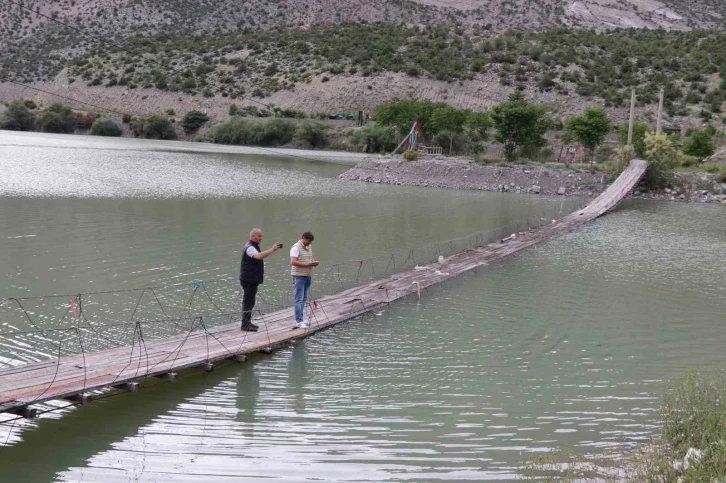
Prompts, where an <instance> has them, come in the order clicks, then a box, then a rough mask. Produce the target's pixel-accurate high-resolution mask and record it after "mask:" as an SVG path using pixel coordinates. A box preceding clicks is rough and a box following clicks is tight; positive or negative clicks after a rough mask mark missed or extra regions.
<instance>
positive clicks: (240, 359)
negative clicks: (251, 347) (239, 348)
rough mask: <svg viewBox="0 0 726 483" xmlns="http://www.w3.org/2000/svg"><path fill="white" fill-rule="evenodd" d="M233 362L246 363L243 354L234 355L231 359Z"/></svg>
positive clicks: (245, 357)
mask: <svg viewBox="0 0 726 483" xmlns="http://www.w3.org/2000/svg"><path fill="white" fill-rule="evenodd" d="M231 359H232V360H234V361H235V362H247V356H246V355H244V354H235V355H233V356H232V357H231Z"/></svg>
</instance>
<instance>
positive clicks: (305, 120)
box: [6, 0, 347, 166]
mask: <svg viewBox="0 0 726 483" xmlns="http://www.w3.org/2000/svg"><path fill="white" fill-rule="evenodd" d="M6 1H7V2H9V3H11V4H13V5H17V6H18V7H20V8H22V9H25V10H28V11H29V12H31V13H33V14H35V15H38V16H41V17H43V18H47V19H48V20H50V21H52V22H55V23H58V24H60V25H63V26H64V27H67V28H69V29H71V30H73V31H75V32H78V33H80V34H83V35H85V36H87V37H91V38H93V39H96V40H98V41H99V42H106V43H108V44H110V45H112V46H114V47H116V48H117V49H119V50H122V51H124V52H126V53H129V54H132V55H133V54H134V52H132V51H130V50H128V49H127V48H125V47H123V46H122V45H120V44H117V43H116V42H113V41H111V40H108V39H107V38H104V37H99V36H96V35H93V34H89V33H86V32H84V31H83V30H81V29H79V28H77V27H73V26H72V25H68V24H66V23H64V22H61V21H60V20H58V19H55V18H53V17H50V16H48V15H45V14H42V13H40V12H37V11H35V10H33V9H31V8H29V7H26V6H25V5H23V4H21V3H18V2H16V1H14V0H6ZM150 60H151V61H152V62H154V63H155V64H157V65H159V66H161V67H163V68H164V69H165V70H169V69H168V67H167V66H165V65H164V64H162V63H161V62H159V61H157V60H156V59H154V58H152V59H150ZM173 72H178V70H173ZM8 82H11V83H13V84H16V85H19V86H22V87H25V88H27V89H32V90H36V91H38V92H43V93H44V94H48V95H51V96H56V97H59V98H61V99H65V100H68V101H72V102H77V103H80V104H85V105H87V106H92V107H95V108H97V109H102V110H105V111H108V112H113V113H115V114H120V115H122V116H123V115H127V116H130V115H131V114H129V113H124V112H120V111H117V110H114V109H109V108H107V107H102V106H98V105H96V104H92V103H89V102H85V101H80V100H78V99H73V98H71V97H67V96H63V95H61V94H56V93H54V92H50V91H46V90H43V89H40V88H37V87H33V86H30V85H27V84H23V83H21V82H17V81H14V80H8ZM216 86H217V87H220V86H219V84H217V85H216ZM239 97H241V98H242V99H245V100H248V101H250V102H253V103H255V104H259V105H261V106H263V107H265V108H267V109H272V108H271V107H270V106H269V105H268V104H265V103H263V102H260V101H257V100H255V99H252V98H249V97H245V96H239ZM272 110H273V111H274V109H272ZM303 121H304V122H310V123H313V124H316V125H318V126H321V127H324V128H326V129H327V128H328V126H326V125H325V124H322V123H319V122H317V121H314V120H312V119H304V120H303ZM253 147H254V148H255V149H259V150H260V151H265V152H269V153H272V154H274V155H277V156H288V157H293V158H300V159H304V160H307V161H315V162H319V161H320V159H318V158H312V157H309V156H304V155H300V154H292V153H279V152H277V151H274V150H272V149H266V148H263V147H260V146H253ZM326 162H329V163H332V164H338V165H341V166H342V165H345V166H347V164H344V163H336V162H334V161H330V160H328V161H326Z"/></svg>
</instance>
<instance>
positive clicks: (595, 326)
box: [0, 174, 726, 482]
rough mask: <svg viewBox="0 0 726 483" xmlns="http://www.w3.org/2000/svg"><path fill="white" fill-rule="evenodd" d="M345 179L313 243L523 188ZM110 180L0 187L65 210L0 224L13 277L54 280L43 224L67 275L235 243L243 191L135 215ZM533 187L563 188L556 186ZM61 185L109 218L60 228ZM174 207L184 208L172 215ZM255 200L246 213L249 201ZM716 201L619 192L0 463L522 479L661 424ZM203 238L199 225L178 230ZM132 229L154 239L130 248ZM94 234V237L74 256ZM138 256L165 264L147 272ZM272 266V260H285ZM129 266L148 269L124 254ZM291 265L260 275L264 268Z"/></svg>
mask: <svg viewBox="0 0 726 483" xmlns="http://www.w3.org/2000/svg"><path fill="white" fill-rule="evenodd" d="M319 176H320V177H321V179H323V178H324V175H322V174H321V175H319ZM361 186H362V188H360V187H361ZM343 189H345V188H343ZM351 189H353V190H358V189H363V194H356V195H354V196H357V198H355V199H353V200H352V201H351V200H349V199H348V198H336V197H335V196H333V195H331V196H330V197H328V196H327V195H325V194H324V193H320V194H319V195H318V196H317V197H316V198H315V202H316V210H317V209H318V208H319V209H320V210H321V211H323V212H324V213H325V216H320V217H318V216H315V215H313V216H310V218H306V222H308V223H311V224H313V225H314V226H316V227H317V226H318V225H320V228H319V229H318V231H319V232H321V233H325V236H321V237H318V236H317V235H318V233H317V232H316V244H317V243H318V242H319V241H320V242H321V243H320V244H319V245H318V246H317V247H316V253H321V254H322V253H325V254H326V255H327V254H329V253H332V254H333V255H330V256H331V257H336V258H337V257H340V258H343V257H353V256H355V255H354V254H355V253H359V252H366V253H367V254H370V253H371V252H375V251H376V250H382V251H383V250H389V249H391V248H392V247H396V246H398V245H404V244H408V245H415V244H416V243H415V242H416V241H417V240H421V239H424V238H427V237H434V236H435V235H437V234H443V233H446V234H450V233H454V234H465V233H468V232H471V231H474V230H477V229H480V228H483V227H485V226H486V225H487V223H491V224H492V225H494V224H495V223H497V222H499V221H500V216H501V213H505V215H504V216H505V217H506V216H516V214H517V213H520V214H523V215H524V216H527V213H532V210H533V209H534V208H532V205H530V204H529V203H530V202H529V198H527V197H517V196H499V195H494V196H487V195H484V196H482V195H480V194H478V193H466V194H462V193H454V192H445V191H436V190H433V191H421V190H407V189H399V188H397V187H396V188H394V187H377V186H369V185H356V186H355V187H354V188H351ZM352 193H356V192H355V191H354V192H352ZM332 200H334V201H332ZM523 200H527V201H526V202H525V201H523ZM107 202H108V203H110V202H109V201H108V200H105V201H104V200H95V201H93V203H92V204H83V203H89V202H88V201H83V200H80V201H78V204H72V203H71V202H70V201H68V200H59V203H58V205H54V204H52V203H50V202H48V201H44V200H33V201H31V200H27V199H25V200H23V205H22V206H21V205H18V204H15V203H19V202H17V200H10V199H0V204H1V205H2V206H3V208H7V207H10V210H5V209H4V210H3V213H5V215H4V219H3V220H2V225H1V226H3V232H5V229H6V227H9V226H13V222H12V215H8V214H7V213H16V214H17V213H22V212H23V210H28V209H30V210H37V211H38V212H43V213H45V216H48V217H49V218H48V221H46V222H44V223H47V225H43V226H48V227H49V228H50V229H51V231H53V230H55V231H57V233H55V234H54V235H53V237H55V238H46V240H45V241H43V239H42V237H39V238H40V239H39V240H35V239H31V240H32V241H26V242H25V243H27V244H28V245H26V246H25V247H24V246H23V245H22V244H20V243H18V242H17V241H16V239H8V238H6V239H4V240H0V247H2V248H4V249H5V251H7V250H11V252H12V253H13V255H12V258H1V259H0V260H2V264H3V265H2V267H3V268H4V269H6V272H7V267H11V266H14V265H18V266H20V267H21V268H22V270H21V272H20V273H21V274H25V275H23V276H21V277H20V279H21V280H22V283H20V282H18V283H16V285H15V287H16V290H18V291H22V290H26V289H28V290H43V289H44V288H45V287H53V288H55V287H56V286H55V285H53V284H51V283H50V282H46V281H43V280H42V279H43V275H44V274H45V273H47V272H46V271H45V268H44V267H45V265H46V264H51V266H53V267H56V266H57V265H54V264H52V261H53V260H54V256H52V255H49V256H47V257H45V258H42V257H41V260H42V261H40V260H39V261H38V262H36V261H35V260H36V259H37V258H38V257H33V256H32V255H29V252H28V251H27V250H28V249H29V248H33V249H37V248H39V247H41V246H44V244H52V241H51V240H55V245H56V246H58V247H57V248H55V247H54V248H53V251H54V253H55V256H57V257H61V259H63V260H65V261H64V262H63V263H64V264H70V265H72V269H69V268H68V267H66V268H61V267H60V266H58V269H59V270H61V273H63V274H64V276H66V275H69V274H77V277H76V278H74V279H73V280H74V283H77V281H78V282H79V281H82V280H84V277H86V278H90V277H92V278H93V279H94V280H96V281H97V283H99V284H101V285H102V286H114V285H113V284H114V283H115V281H114V277H112V276H110V274H108V273H105V272H103V271H101V270H98V269H97V267H96V265H97V263H98V262H97V261H96V260H95V259H94V257H109V258H107V260H109V261H108V263H107V267H108V268H110V269H113V270H116V271H117V272H119V273H121V274H123V277H125V278H126V279H127V280H134V281H136V282H138V283H147V282H149V280H156V277H159V278H162V277H168V276H169V274H171V273H174V272H175V271H177V272H178V271H182V272H185V273H192V272H194V271H198V272H200V273H215V274H217V273H223V272H224V270H226V268H225V265H226V264H228V263H229V260H232V264H233V265H234V264H235V263H236V256H237V253H236V251H237V249H238V248H239V247H238V242H239V239H240V236H239V230H237V229H236V228H235V229H234V230H230V233H227V231H226V230H225V229H224V228H223V227H224V226H226V225H229V224H232V223H233V222H232V220H234V218H235V210H234V209H233V208H232V206H233V205H227V202H229V203H234V201H230V200H226V201H224V200H214V199H207V200H195V201H194V202H191V201H182V200H146V201H143V200H134V201H133V202H131V201H129V200H124V201H123V203H124V204H125V205H126V206H127V207H130V208H131V209H133V210H134V212H135V216H134V217H130V218H128V219H125V217H124V215H123V213H124V211H123V210H122V211H119V212H117V213H116V212H114V211H113V209H112V206H113V205H110V204H106V203H107ZM535 202H536V203H542V205H538V206H540V207H541V206H546V205H547V203H550V205H549V208H550V209H553V210H556V209H557V208H558V203H560V202H561V200H560V199H555V200H552V199H546V198H536V199H535ZM137 203H140V204H137ZM240 203H245V204H247V203H257V202H254V201H250V200H243V201H240ZM271 203H273V205H272V206H274V209H270V211H269V212H266V215H267V216H268V219H267V225H268V226H269V225H271V224H272V223H273V221H279V220H280V219H283V218H285V217H289V218H290V219H294V218H295V216H294V215H295V214H297V213H299V212H300V211H299V210H298V211H296V209H297V208H298V207H299V206H301V204H302V205H304V202H303V201H301V200H297V201H295V200H291V201H290V202H289V203H288V202H285V201H271ZM247 206H254V207H255V208H258V209H259V210H265V209H266V208H265V206H267V205H265V204H264V203H263V202H262V201H260V202H259V203H258V204H252V205H247ZM63 207H72V208H71V209H70V211H69V212H70V213H78V212H83V211H84V210H86V212H87V213H98V215H94V216H95V220H96V221H95V223H100V221H99V220H101V219H102V217H101V213H107V214H108V213H112V214H113V216H110V217H109V218H108V220H113V221H112V222H109V223H107V225H105V226H106V230H107V231H109V232H111V233H112V235H109V236H108V237H106V236H105V235H104V230H100V229H99V230H97V231H94V232H93V233H92V234H88V235H87V236H84V235H83V232H84V230H92V229H89V228H87V227H89V226H94V223H91V224H85V223H72V222H71V223H72V226H73V230H72V231H73V232H74V233H79V235H80V236H79V238H78V240H77V241H74V242H73V243H68V244H67V245H69V246H70V247H76V248H70V247H68V246H65V245H63V244H62V243H60V240H63V239H64V238H63V237H64V236H67V233H68V232H67V231H64V228H63V227H59V226H57V224H56V223H58V224H63V223H69V222H70V221H69V220H72V219H73V218H72V215H66V214H63V210H64V209H65V208H63ZM180 207H181V208H180ZM178 209H182V210H183V211H185V213H186V215H185V216H187V217H189V218H188V219H189V221H188V222H187V221H184V220H185V218H184V217H179V218H176V216H177V215H176V214H175V213H176V211H177V210H178ZM212 211H213V212H215V213H216V216H215V217H210V216H208V213H210V212H212ZM126 212H127V211H126ZM246 212H247V211H245V210H243V215H242V217H243V221H242V222H241V224H242V225H244V226H247V225H249V224H251V223H254V222H255V221H254V220H250V219H248V218H244V217H245V216H248V215H244V213H246ZM49 213H55V214H56V215H57V218H53V217H52V216H50V215H49ZM452 213H456V216H452ZM353 215H355V216H353ZM304 216H308V215H304ZM166 217H168V218H166ZM327 217H330V218H329V219H328V218H327ZM725 217H726V212H725V211H724V208H723V207H721V206H702V205H686V204H668V203H646V202H627V203H625V204H624V205H623V207H622V208H621V209H619V210H618V211H616V212H614V213H612V214H611V215H609V216H607V217H605V218H603V219H601V220H598V221H597V222H594V223H591V224H589V225H587V226H586V227H584V228H583V229H581V230H578V231H577V232H575V233H571V234H568V235H565V236H561V237H558V238H555V239H553V240H550V241H548V242H546V243H543V244H541V245H537V246H535V247H533V248H531V249H528V250H527V251H525V252H523V253H522V254H521V255H518V256H517V258H511V259H507V260H505V261H501V262H498V263H494V264H492V265H490V266H488V267H486V268H484V269H482V270H480V271H479V272H478V273H477V274H474V275H471V276H467V277H463V278H460V279H457V280H454V281H451V282H448V283H446V284H444V285H443V286H441V287H438V288H435V289H431V290H429V291H427V292H425V293H424V294H422V297H421V300H420V301H419V300H418V299H417V298H412V299H407V300H405V301H402V302H400V303H395V304H393V305H391V306H390V307H389V308H387V309H386V310H383V311H381V312H380V313H377V314H375V315H372V316H369V317H365V318H362V319H358V320H355V321H353V322H351V323H347V324H344V325H342V326H339V327H336V328H333V329H331V330H328V331H325V332H323V333H320V334H317V335H315V336H314V337H312V338H310V339H307V340H305V341H301V342H298V343H296V344H295V345H292V346H290V347H286V348H284V349H281V350H278V351H276V352H274V353H273V354H271V355H269V356H256V357H255V358H253V360H251V361H249V362H248V363H246V364H240V365H234V366H231V367H227V368H223V369H220V370H217V371H215V372H213V373H212V374H210V375H209V376H207V377H201V376H194V377H189V378H187V379H186V380H185V381H183V382H181V383H178V384H176V385H168V384H164V385H159V386H156V387H153V388H151V389H149V390H148V391H142V392H140V393H138V394H128V395H122V396H119V397H115V398H110V399H107V400H104V401H100V402H98V403H94V404H92V405H90V406H88V407H83V408H78V409H75V410H73V411H68V412H66V413H65V414H64V416H63V417H62V418H59V419H56V420H41V421H39V422H33V423H24V424H29V425H30V424H32V425H33V426H36V427H34V428H32V429H30V427H29V428H28V430H25V431H22V432H21V433H19V436H18V438H19V439H20V440H21V441H19V442H17V443H16V444H14V445H12V446H8V447H5V448H3V449H2V450H0V467H2V470H3V475H7V476H6V477H7V478H10V480H9V481H21V482H22V481H28V482H30V481H50V480H55V481H74V482H75V481H81V482H92V481H105V482H116V481H119V482H132V481H143V482H152V481H153V482H164V481H175V482H176V481H195V482H198V481H209V482H226V481H229V482H232V481H258V480H260V479H262V478H272V479H276V480H281V481H302V480H309V479H317V480H323V481H401V480H408V481H432V480H447V481H448V480H461V481H481V480H508V479H514V478H515V477H516V471H517V467H518V466H519V465H520V464H521V462H522V461H523V459H525V458H528V457H532V456H533V455H536V454H539V453H540V452H545V451H550V450H553V449H565V448H572V449H574V450H575V451H576V452H578V453H588V454H599V453H601V452H603V451H610V450H615V451H617V450H623V449H628V448H632V447H634V446H635V445H637V444H640V443H642V442H643V441H646V440H647V439H648V438H649V437H650V436H651V435H652V434H653V433H654V431H657V428H656V426H655V421H656V415H655V408H656V406H657V402H658V399H657V396H658V394H659V391H660V383H661V381H662V380H664V379H667V378H670V377H672V376H674V375H676V374H678V373H679V372H680V371H682V370H683V369H685V368H686V367H690V366H715V365H722V364H723V363H724V362H725V357H724V355H723V350H722V347H723V346H724V344H725V343H726V333H724V331H723V330H721V322H722V321H723V309H724V305H723V300H724V299H726V293H724V292H725V291H726V266H725V265H724V264H722V263H718V261H719V260H722V259H723V254H724V253H726V225H724V224H723V223H720V222H715V220H724V218H725ZM210 218H212V219H213V220H214V221H210ZM16 219H17V218H16ZM53 219H56V220H57V221H56V222H53V221H52V220H53ZM165 220H175V221H165ZM326 220H329V221H326ZM37 221H38V218H37V217H36V222H37ZM176 223H178V227H177V226H176ZM431 223H434V224H435V225H436V226H435V227H431V226H430V224H431ZM119 224H120V225H122V226H123V227H125V228H126V229H122V228H118V227H117V226H116V225H119ZM158 226H161V227H162V228H158ZM135 227H136V229H137V230H138V232H136V233H135V232H134V229H135ZM172 227H173V228H172ZM299 228H300V225H297V226H296V227H295V228H293V229H291V230H290V233H289V234H288V235H287V236H289V237H294V236H295V233H296V231H298V230H299ZM200 229H201V230H202V231H209V232H211V233H213V234H214V236H211V235H203V234H202V235H200V234H199V230H200ZM283 231H284V229H281V232H283ZM25 232H26V233H31V232H30V231H25ZM64 233H65V235H64ZM172 233H173V235H172ZM114 236H115V237H119V238H120V239H121V240H120V241H119V243H118V244H113V243H112V242H113V239H114ZM136 237H138V239H135V238H136ZM445 238H450V236H440V237H439V239H445ZM86 239H87V240H88V241H86ZM195 239H203V240H204V243H200V244H194V243H190V242H191V240H195ZM326 239H332V240H334V242H326V241H325V240H326ZM138 240H146V241H147V242H148V243H149V244H150V246H149V247H146V248H145V249H144V250H141V251H138V252H137V251H135V250H133V249H129V248H127V247H128V246H135V244H136V243H137V241H138ZM267 241H270V242H271V240H267ZM285 241H287V238H285ZM94 243H95V246H97V247H98V254H97V255H94V257H92V258H91V259H89V260H85V261H84V262H83V263H77V264H74V262H73V260H76V259H77V258H76V257H79V256H81V255H82V254H83V253H86V251H85V250H86V249H87V247H89V246H93V244H94ZM186 243H190V248H189V250H184V249H183V247H184V245H185V244H186ZM109 244H110V246H111V247H114V249H115V250H112V251H113V252H114V257H113V258H110V254H109V253H108V252H106V248H104V247H106V246H109ZM371 245H372V246H371ZM45 246H48V245H45ZM24 250H25V251H24ZM56 250H57V251H56ZM157 258H158V260H157ZM122 262H123V263H122ZM143 263H148V264H151V263H163V264H165V265H164V266H165V267H168V268H167V269H165V270H160V271H158V274H154V275H148V272H144V271H143V270H140V267H141V266H142V264H143ZM58 265H60V264H58ZM209 267H213V268H209ZM271 267H275V268H273V269H272V273H273V274H274V270H275V269H280V270H282V269H283V268H284V264H280V265H275V264H274V263H273V264H272V265H271ZM234 269H235V267H234V266H233V267H232V268H231V273H232V274H233V273H234ZM136 271H140V272H141V273H142V274H141V275H135V276H132V275H131V272H136ZM31 274H32V275H31ZM135 277H136V278H135ZM284 278H285V277H284V275H281V276H280V278H279V279H277V278H275V276H274V275H273V277H272V281H271V283H272V285H274V284H275V283H280V284H282V283H285V280H284ZM10 279H13V277H10ZM46 284H47V285H46ZM119 285H122V284H119ZM268 289H269V288H268ZM270 290H271V289H270Z"/></svg>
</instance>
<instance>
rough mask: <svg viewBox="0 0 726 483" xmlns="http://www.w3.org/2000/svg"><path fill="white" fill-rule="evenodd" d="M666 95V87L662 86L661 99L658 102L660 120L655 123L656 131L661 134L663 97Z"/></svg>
mask: <svg viewBox="0 0 726 483" xmlns="http://www.w3.org/2000/svg"><path fill="white" fill-rule="evenodd" d="M664 97H665V89H663V88H662V87H661V88H660V101H659V102H658V120H657V121H656V125H655V133H656V134H660V122H661V116H662V115H663V98H664Z"/></svg>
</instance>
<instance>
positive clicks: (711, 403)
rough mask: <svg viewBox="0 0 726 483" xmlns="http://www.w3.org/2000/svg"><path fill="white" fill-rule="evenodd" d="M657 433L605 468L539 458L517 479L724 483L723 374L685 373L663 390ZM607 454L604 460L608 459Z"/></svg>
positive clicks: (565, 458) (562, 457)
mask: <svg viewBox="0 0 726 483" xmlns="http://www.w3.org/2000/svg"><path fill="white" fill-rule="evenodd" d="M658 422H659V425H660V427H661V430H660V434H658V435H657V436H656V437H655V438H654V440H653V441H652V442H651V443H650V444H648V445H646V446H645V447H643V448H641V449H640V450H638V451H636V452H634V453H631V454H625V455H619V456H618V457H617V459H615V460H614V461H616V464H615V465H612V466H611V467H610V468H609V469H604V468H602V467H598V466H596V465H595V464H594V462H595V461H596V459H597V457H593V458H591V459H585V458H581V457H577V456H576V455H574V454H573V453H563V454H557V455H551V456H545V457H540V458H538V459H536V460H533V461H530V462H527V463H525V464H524V465H523V468H522V469H521V480H523V481H540V482H542V481H544V482H554V481H558V482H583V481H633V482H643V483H649V482H676V481H681V482H684V483H689V482H693V483H697V482H698V483H700V482H723V481H726V370H724V369H721V370H709V371H696V370H691V371H688V372H686V373H684V374H682V375H681V376H680V377H678V378H676V379H674V380H672V381H670V382H668V383H667V384H666V385H665V388H664V391H663V396H662V398H661V403H660V406H659V408H658ZM612 456H613V455H607V459H610V460H611V461H612V460H613V458H612Z"/></svg>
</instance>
